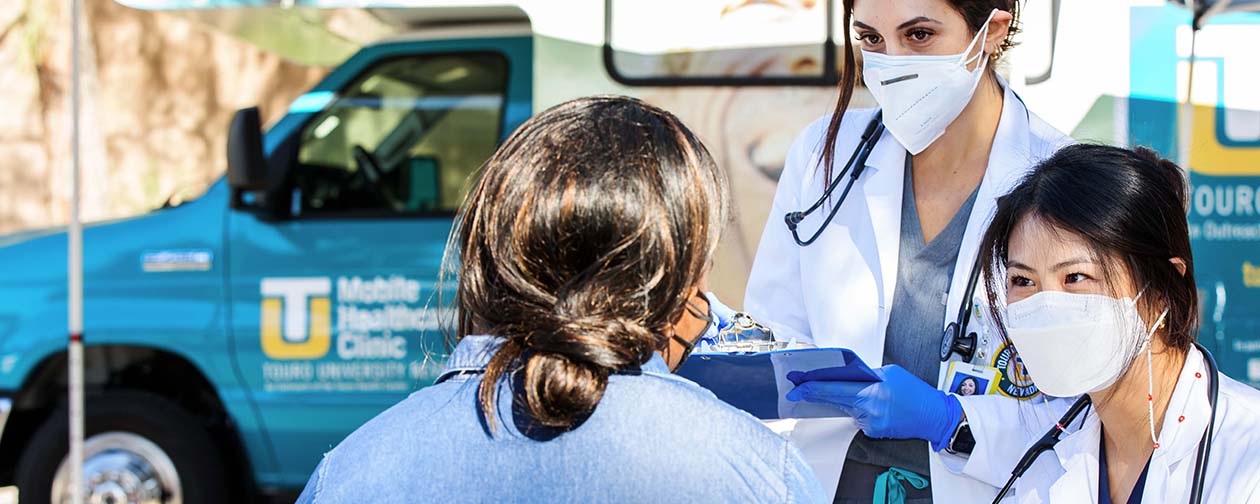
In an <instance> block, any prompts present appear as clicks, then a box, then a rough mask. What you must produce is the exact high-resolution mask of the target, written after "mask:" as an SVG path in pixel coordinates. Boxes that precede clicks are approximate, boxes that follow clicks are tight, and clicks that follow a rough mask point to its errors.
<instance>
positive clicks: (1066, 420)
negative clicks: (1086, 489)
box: [993, 341, 1220, 504]
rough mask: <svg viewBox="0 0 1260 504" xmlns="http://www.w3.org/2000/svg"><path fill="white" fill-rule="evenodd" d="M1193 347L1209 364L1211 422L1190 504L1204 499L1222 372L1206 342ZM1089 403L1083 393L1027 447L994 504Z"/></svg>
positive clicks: (1197, 457) (1200, 451)
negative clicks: (1205, 344)
mask: <svg viewBox="0 0 1260 504" xmlns="http://www.w3.org/2000/svg"><path fill="white" fill-rule="evenodd" d="M1194 346H1195V347H1196V348H1198V349H1199V353H1201V354H1203V363H1204V365H1206V366H1207V374H1208V391H1207V393H1208V407H1209V410H1210V411H1209V412H1208V425H1207V429H1206V430H1205V431H1203V437H1202V438H1200V439H1199V449H1198V451H1197V453H1196V454H1195V459H1194V480H1193V483H1192V484H1191V486H1190V503H1191V504H1199V503H1200V502H1202V501H1203V487H1204V483H1205V482H1206V481H1207V464H1208V457H1209V456H1210V455H1211V451H1212V430H1213V429H1214V428H1215V427H1216V400H1217V398H1218V396H1219V395H1220V389H1219V387H1220V382H1219V375H1217V370H1216V358H1214V357H1212V354H1211V353H1210V352H1208V350H1207V349H1206V348H1204V347H1203V345H1200V344H1199V342H1197V341H1196V342H1195V343H1194ZM1088 406H1090V398H1089V395H1082V396H1081V397H1080V399H1077V400H1076V402H1075V403H1072V406H1071V407H1070V408H1068V410H1067V413H1064V414H1063V418H1060V419H1059V422H1058V423H1056V424H1055V425H1054V427H1052V428H1051V429H1050V430H1049V431H1047V432H1046V433H1045V434H1044V435H1042V436H1041V439H1039V440H1037V442H1036V443H1033V445H1032V446H1031V447H1030V448H1028V451H1026V452H1024V456H1023V457H1020V459H1019V463H1017V464H1015V469H1014V470H1012V471H1011V478H1010V479H1008V480H1006V485H1004V486H1002V490H1001V491H1000V492H998V494H997V497H996V498H995V499H993V503H994V504H998V502H999V501H1001V500H1002V499H1003V498H1004V497H1006V494H1007V493H1009V492H1010V491H1011V487H1013V486H1014V485H1015V480H1018V479H1019V478H1020V476H1023V475H1024V472H1025V471H1027V470H1028V468H1029V467H1032V465H1033V462H1036V461H1037V457H1039V456H1041V454H1042V453H1045V452H1047V451H1050V450H1051V449H1053V448H1054V445H1056V444H1059V436H1061V435H1063V432H1064V431H1065V430H1066V429H1067V426H1068V425H1069V424H1071V423H1072V422H1073V421H1075V420H1076V417H1077V416H1079V415H1080V414H1081V412H1082V411H1084V410H1085V408H1086V407H1088Z"/></svg>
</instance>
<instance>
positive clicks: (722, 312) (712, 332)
mask: <svg viewBox="0 0 1260 504" xmlns="http://www.w3.org/2000/svg"><path fill="white" fill-rule="evenodd" d="M704 297H705V298H706V299H708V300H709V313H710V314H711V315H712V316H713V323H712V324H709V327H708V329H705V330H704V336H701V337H700V342H701V343H707V344H709V345H714V344H716V343H717V336H718V331H721V330H722V329H723V328H725V327H726V326H728V325H731V319H733V318H735V310H732V309H731V308H730V307H729V306H726V305H724V304H722V301H720V300H718V297H717V294H714V293H712V292H706V293H704Z"/></svg>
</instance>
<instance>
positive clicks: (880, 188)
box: [862, 131, 907, 365]
mask: <svg viewBox="0 0 1260 504" xmlns="http://www.w3.org/2000/svg"><path fill="white" fill-rule="evenodd" d="M906 155H907V152H906V149H905V147H902V146H901V143H899V142H897V139H895V138H893V136H892V133H889V132H888V131H885V132H884V133H883V135H882V136H880V138H879V142H878V143H876V144H875V148H874V149H873V150H872V151H871V155H870V157H868V158H867V159H866V170H867V173H866V175H864V176H863V177H862V178H864V179H865V181H864V183H863V184H862V195H863V196H864V197H865V199H866V207H867V209H868V211H869V212H870V215H871V225H872V227H873V230H874V232H875V250H876V253H877V256H878V258H879V271H878V273H877V274H876V279H877V281H876V284H877V289H878V290H877V292H878V296H879V300H880V301H879V321H878V323H877V324H876V325H875V327H877V328H879V331H878V335H877V338H878V339H879V340H880V341H879V345H878V347H877V348H879V349H881V351H880V352H878V353H877V355H875V356H868V355H863V356H862V358H863V359H864V360H866V361H867V362H868V363H870V362H872V360H871V359H872V357H873V358H874V362H875V365H881V364H882V362H883V352H882V349H883V348H884V342H883V337H884V332H885V330H886V328H887V327H888V316H889V312H890V311H891V310H892V303H893V293H894V292H895V291H896V289H895V288H894V286H895V285H896V284H897V261H898V254H899V252H900V249H901V198H902V194H903V189H904V188H903V186H904V183H905V163H906Z"/></svg>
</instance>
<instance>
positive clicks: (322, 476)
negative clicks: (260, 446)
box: [298, 336, 826, 503]
mask: <svg viewBox="0 0 1260 504" xmlns="http://www.w3.org/2000/svg"><path fill="white" fill-rule="evenodd" d="M500 341H501V340H498V339H496V338H492V337H487V336H469V337H466V338H464V339H463V340H462V341H461V342H460V343H459V345H458V346H457V347H456V348H455V351H454V352H452V354H451V357H450V360H449V361H448V363H447V368H446V371H445V372H444V373H443V374H442V375H441V377H439V378H438V383H437V384H435V385H432V386H430V387H427V388H424V389H422V390H420V391H418V392H416V393H414V394H412V395H411V396H410V397H408V398H407V399H406V400H404V401H402V402H400V403H398V404H396V405H394V406H393V407H392V408H390V409H388V410H386V411H385V412H384V413H381V414H380V415H378V416H377V417H376V418H374V419H372V420H371V421H369V422H368V423H367V424H365V425H363V426H362V427H360V428H359V429H358V430H356V431H355V432H354V433H352V434H350V436H349V437H347V438H346V439H345V440H344V441H342V442H341V444H339V445H337V447H336V448H334V449H333V450H332V451H330V452H328V453H327V454H326V455H325V456H324V460H323V462H321V463H320V465H319V467H318V468H316V470H315V474H313V475H311V479H310V481H309V482H308V483H307V484H306V489H305V490H304V491H303V492H302V495H301V497H299V498H298V502H299V503H323V502H329V503H331V502H374V503H389V502H823V501H825V499H826V495H825V494H824V493H823V491H822V488H821V486H820V485H819V483H818V481H817V480H816V479H815V477H814V474H813V472H812V471H811V470H810V468H809V466H808V465H806V463H805V461H804V459H802V458H801V454H800V452H799V451H797V449H796V448H795V447H794V446H792V445H791V444H790V443H789V442H788V441H787V440H786V439H784V438H783V437H781V436H779V435H777V434H775V433H773V432H771V431H770V430H769V429H767V428H766V427H765V426H763V425H761V423H760V422H758V421H757V420H756V419H755V418H753V417H752V416H750V415H748V414H746V413H744V412H742V411H739V410H737V409H735V408H732V407H730V406H728V405H726V404H725V403H723V402H721V401H719V400H718V399H717V398H715V397H714V396H713V394H711V393H709V392H708V391H706V390H705V389H703V388H701V387H700V386H698V385H696V384H694V383H692V382H690V381H687V380H685V379H683V378H679V377H677V376H674V375H673V374H672V373H670V372H669V369H668V368H667V366H666V365H665V362H664V361H663V360H662V359H661V358H660V356H653V357H652V359H651V360H650V361H648V363H647V364H644V365H643V367H642V368H641V369H640V370H638V371H636V372H628V373H623V374H617V375H613V376H611V377H609V380H608V387H607V389H606V390H605V392H604V396H603V398H602V399H601V400H600V402H599V406H598V407H596V409H595V411H594V412H593V413H592V414H591V416H590V417H589V418H588V419H587V420H586V421H585V422H583V423H582V424H581V425H580V426H578V427H577V428H576V429H574V430H572V431H569V432H564V433H559V432H555V431H549V430H547V429H545V428H541V427H539V426H537V425H536V424H534V425H531V423H530V422H529V420H528V418H527V416H526V415H525V412H526V411H527V409H525V408H522V407H520V406H519V405H518V406H517V407H515V408H514V407H513V404H512V401H511V400H510V398H511V393H510V389H509V387H506V386H504V387H501V390H502V393H501V394H500V399H499V401H498V402H497V403H496V407H497V408H498V412H497V415H496V416H497V418H496V421H495V425H496V428H497V430H496V431H495V434H494V435H493V436H491V434H490V433H489V431H488V430H487V427H486V423H485V420H484V418H483V416H482V415H481V413H480V409H479V408H478V405H477V388H478V386H479V385H480V383H481V372H482V370H484V368H485V366H486V363H487V362H489V359H490V356H491V355H492V354H493V351H494V349H495V348H496V347H497V345H498V344H499V342H500ZM505 383H506V382H505ZM522 432H528V433H529V435H526V434H523V433H522Z"/></svg>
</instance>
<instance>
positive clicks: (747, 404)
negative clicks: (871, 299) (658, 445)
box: [677, 348, 882, 420]
mask: <svg viewBox="0 0 1260 504" xmlns="http://www.w3.org/2000/svg"><path fill="white" fill-rule="evenodd" d="M815 370H822V371H819V373H821V374H823V375H824V376H825V377H826V378H827V379H829V380H836V381H842V380H843V381H858V382H871V383H874V382H878V381H881V380H882V379H881V378H880V377H879V375H877V374H875V372H874V371H872V370H871V368H870V366H867V365H866V363H865V362H863V361H862V359H861V358H859V357H858V356H857V354H855V353H853V351H852V350H849V349H847V348H795V349H787V350H773V351H769V352H756V353H698V354H692V355H691V357H690V358H689V359H687V360H686V361H684V362H683V365H682V366H681V367H680V368H679V369H678V371H677V374H678V376H681V377H683V378H686V379H688V380H691V381H693V382H695V383H696V384H698V385H700V386H701V387H704V388H706V389H708V390H709V391H710V392H713V395H715V396H717V398H718V399H721V400H722V401H723V402H726V403H727V404H730V405H731V406H734V407H736V408H739V409H741V410H744V411H746V412H748V413H749V414H751V415H753V416H755V417H757V418H759V419H762V420H777V419H784V418H839V417H847V416H849V415H848V414H846V413H845V412H844V411H843V410H841V409H840V408H837V407H835V406H832V405H830V404H819V403H811V402H804V401H802V402H794V401H789V400H787V398H786V397H785V396H786V395H787V393H788V391H790V390H792V388H794V387H795V386H796V384H794V383H792V381H791V380H788V379H787V374H788V373H790V372H792V371H801V372H806V371H815ZM816 374H817V373H816Z"/></svg>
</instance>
